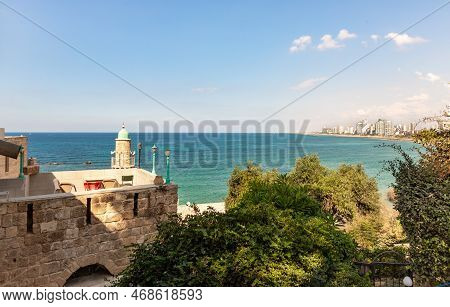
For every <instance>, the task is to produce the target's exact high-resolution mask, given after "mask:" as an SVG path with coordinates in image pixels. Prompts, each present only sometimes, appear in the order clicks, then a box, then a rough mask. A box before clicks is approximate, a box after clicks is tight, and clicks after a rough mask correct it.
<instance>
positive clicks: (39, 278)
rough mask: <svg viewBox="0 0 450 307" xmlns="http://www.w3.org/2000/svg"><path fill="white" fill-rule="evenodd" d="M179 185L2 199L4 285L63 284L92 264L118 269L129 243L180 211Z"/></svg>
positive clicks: (0, 268) (0, 269) (0, 281)
mask: <svg viewBox="0 0 450 307" xmlns="http://www.w3.org/2000/svg"><path fill="white" fill-rule="evenodd" d="M177 189H178V187H177V186H176V185H163V186H154V185H148V186H137V187H123V188H120V189H116V190H115V191H114V192H108V190H103V191H102V190H98V191H92V192H84V193H83V195H71V194H55V195H46V196H45V195H44V196H39V197H29V198H24V199H20V201H15V202H9V203H0V286H63V285H64V284H65V282H66V281H67V279H68V278H69V277H70V276H71V275H72V274H73V273H74V272H75V271H77V270H78V269H79V268H82V267H85V266H88V265H93V264H100V265H103V266H104V267H105V268H106V269H107V270H108V271H109V272H110V273H112V274H118V273H119V272H120V271H121V270H123V269H124V268H125V267H126V265H127V264H128V261H129V260H128V255H129V251H128V250H127V249H126V248H125V246H128V245H130V244H133V243H141V242H144V241H145V240H151V239H152V238H154V237H155V235H156V234H157V225H158V223H160V222H161V221H163V220H166V219H167V217H168V215H169V214H172V213H176V212H177V202H178V194H177ZM136 193H138V194H137V195H138V196H137V197H138V198H137V211H135V210H134V204H135V195H136ZM88 202H90V204H91V205H90V206H91V214H90V215H87V212H88V211H87V210H88V209H87V208H88V206H87V204H88ZM29 204H31V206H32V209H33V210H32V212H33V213H32V215H33V217H32V225H31V229H28V230H27V224H29V223H30V222H31V220H30V218H29V217H30V213H29V212H27V211H28V207H29ZM134 212H136V213H137V216H135V213H134ZM87 216H89V218H90V223H89V220H88V218H87ZM29 230H31V231H29Z"/></svg>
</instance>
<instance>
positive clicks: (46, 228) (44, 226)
mask: <svg viewBox="0 0 450 307" xmlns="http://www.w3.org/2000/svg"><path fill="white" fill-rule="evenodd" d="M57 226H58V222H57V221H52V222H47V223H41V233H45V232H53V231H56V228H57Z"/></svg>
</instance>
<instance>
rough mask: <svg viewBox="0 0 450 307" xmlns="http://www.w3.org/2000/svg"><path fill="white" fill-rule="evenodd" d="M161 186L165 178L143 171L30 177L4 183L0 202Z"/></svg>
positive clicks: (86, 171) (82, 171)
mask: <svg viewBox="0 0 450 307" xmlns="http://www.w3.org/2000/svg"><path fill="white" fill-rule="evenodd" d="M160 184H163V180H162V178H161V177H159V176H156V175H155V174H152V173H150V172H148V171H146V170H143V169H139V168H130V169H100V170H81V171H64V172H50V173H39V174H36V175H32V176H26V178H25V179H19V178H11V179H2V180H0V191H1V192H2V194H1V195H0V202H1V201H5V200H6V201H12V200H13V199H17V201H22V200H26V199H28V198H57V197H60V196H63V195H62V194H64V195H67V194H71V195H85V194H89V193H99V192H102V191H105V192H112V191H115V190H127V189H129V190H133V189H135V188H137V187H144V186H149V185H160ZM5 192H6V193H5Z"/></svg>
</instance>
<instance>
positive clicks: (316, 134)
mask: <svg viewBox="0 0 450 307" xmlns="http://www.w3.org/2000/svg"><path fill="white" fill-rule="evenodd" d="M306 135H310V136H335V137H343V138H365V139H377V140H387V141H408V142H411V141H413V139H412V138H411V137H405V136H402V137H399V136H380V135H357V134H332V133H320V132H311V133H306Z"/></svg>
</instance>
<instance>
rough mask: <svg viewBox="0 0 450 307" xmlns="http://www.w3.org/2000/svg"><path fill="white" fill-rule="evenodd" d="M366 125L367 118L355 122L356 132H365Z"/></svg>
mask: <svg viewBox="0 0 450 307" xmlns="http://www.w3.org/2000/svg"><path fill="white" fill-rule="evenodd" d="M366 126H367V120H362V121H359V122H358V123H357V124H356V134H360V135H361V134H365V132H364V128H365V127H366Z"/></svg>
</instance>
